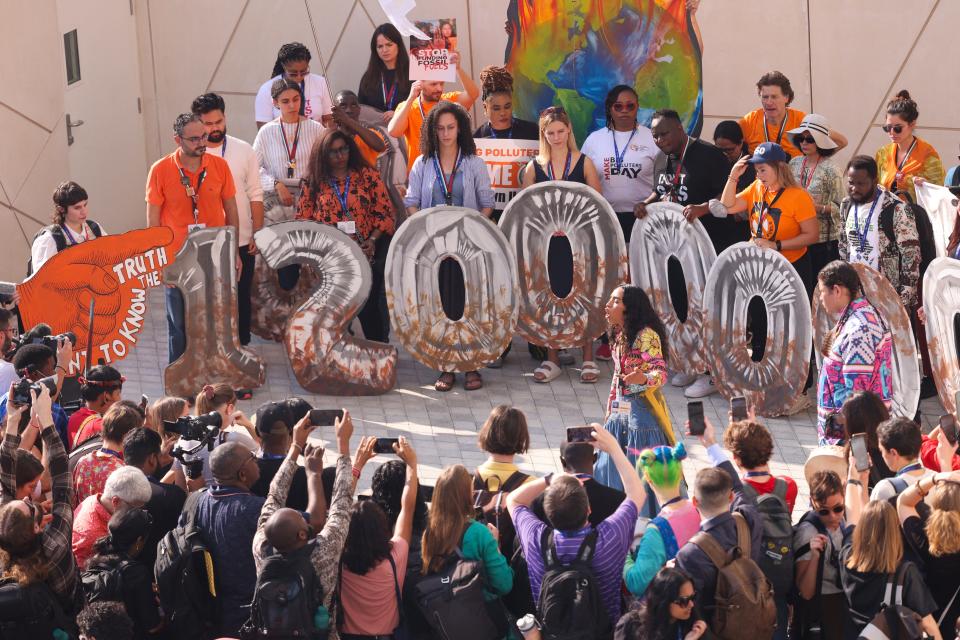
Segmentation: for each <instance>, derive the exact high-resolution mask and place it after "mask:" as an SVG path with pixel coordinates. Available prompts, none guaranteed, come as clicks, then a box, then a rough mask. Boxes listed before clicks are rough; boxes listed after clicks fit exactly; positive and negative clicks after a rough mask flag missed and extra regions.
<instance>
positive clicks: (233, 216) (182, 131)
mask: <svg viewBox="0 0 960 640" xmlns="http://www.w3.org/2000/svg"><path fill="white" fill-rule="evenodd" d="M173 132H174V136H173V139H174V142H176V143H177V147H178V148H177V150H176V151H174V152H173V153H171V154H170V155H167V156H164V157H163V158H160V159H159V160H157V161H156V162H155V163H153V166H152V167H150V174H149V175H148V176H147V197H146V200H147V226H148V227H160V226H164V227H170V228H171V229H172V230H173V237H174V244H173V252H174V255H176V252H178V251H179V250H180V247H181V246H183V243H184V241H185V240H186V238H187V234H188V233H189V232H190V231H192V230H193V229H201V228H204V227H222V226H224V225H230V226H231V227H233V228H234V230H235V231H237V229H238V224H239V216H238V214H237V202H236V200H235V199H234V196H235V195H236V191H237V189H236V186H234V182H233V174H232V173H231V172H230V165H228V164H227V161H226V160H224V159H223V158H219V157H217V156H213V155H209V156H208V155H206V153H205V152H206V150H207V134H206V129H205V128H204V126H203V122H201V121H200V117H199V116H196V115H194V114H192V113H183V114H180V115H179V116H177V119H176V121H175V122H174V124H173ZM234 237H235V239H236V238H237V237H239V236H238V235H236V234H234ZM239 265H240V257H239V255H238V256H237V266H238V267H239ZM166 297H167V333H168V335H167V349H168V355H169V357H170V362H173V361H174V360H176V359H177V358H179V357H180V356H181V355H183V352H184V351H185V350H186V346H187V335H186V330H185V328H184V317H183V295H182V294H181V293H180V290H179V289H177V288H174V287H169V286H168V287H167V288H166Z"/></svg>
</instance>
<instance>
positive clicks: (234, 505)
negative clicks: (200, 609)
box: [197, 442, 302, 637]
mask: <svg viewBox="0 0 960 640" xmlns="http://www.w3.org/2000/svg"><path fill="white" fill-rule="evenodd" d="M209 462H210V471H211V472H212V473H213V480H214V484H213V486H212V487H211V488H210V490H209V491H207V492H205V493H204V494H203V495H202V496H200V499H199V500H198V502H197V526H198V527H199V528H200V531H201V532H202V533H203V539H204V541H205V542H206V544H207V548H208V549H210V552H211V554H212V555H213V574H214V576H216V583H217V599H218V600H219V601H220V603H221V606H220V607H219V609H220V612H219V619H218V620H216V621H215V623H216V628H217V631H218V635H221V636H228V637H239V632H240V626H241V625H242V624H243V623H244V622H245V621H246V619H247V618H248V617H249V615H250V601H251V600H252V599H253V588H254V585H255V584H256V580H257V571H256V567H255V566H254V562H253V554H252V551H251V545H252V543H253V535H254V534H255V533H256V531H257V516H259V515H260V509H261V508H262V507H263V502H264V499H263V498H261V497H260V496H256V495H254V494H252V493H250V487H252V486H253V485H254V484H255V483H256V481H257V479H258V478H259V477H260V468H259V467H258V466H257V460H256V455H255V454H253V453H252V452H251V451H250V449H248V448H247V447H245V446H244V445H242V444H240V443H239V442H225V443H223V444H221V445H220V446H218V447H217V448H215V449H214V450H213V451H212V452H210V461H209ZM301 519H302V518H301Z"/></svg>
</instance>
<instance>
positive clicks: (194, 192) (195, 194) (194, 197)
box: [177, 162, 207, 233]
mask: <svg viewBox="0 0 960 640" xmlns="http://www.w3.org/2000/svg"><path fill="white" fill-rule="evenodd" d="M177 171H179V172H180V184H182V185H183V189H184V191H186V192H187V197H188V198H190V201H191V202H192V203H193V224H188V225H187V232H188V233H189V232H191V231H196V230H197V229H205V228H206V226H207V225H205V224H202V223H201V222H200V187H201V186H203V179H204V178H206V177H207V170H206V169H202V170H201V171H200V175H198V176H197V188H196V189H194V188H193V185H192V184H190V178H188V177H187V174H186V173H184V172H183V167H181V166H180V163H179V162H177Z"/></svg>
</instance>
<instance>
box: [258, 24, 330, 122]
mask: <svg viewBox="0 0 960 640" xmlns="http://www.w3.org/2000/svg"><path fill="white" fill-rule="evenodd" d="M310 57H311V56H310V50H309V49H307V48H306V47H305V46H304V45H302V44H300V43H299V42H288V43H287V44H285V45H283V46H282V47H280V51H278V52H277V61H276V62H275V63H274V65H273V77H272V78H270V79H269V80H267V81H266V82H264V83H263V84H262V85H260V90H259V91H257V97H256V99H255V100H254V102H253V111H254V116H255V117H256V119H257V129H259V128H260V127H262V126H263V125H265V124H267V123H268V122H270V121H271V120H273V119H275V118H277V117H279V116H280V111H279V110H278V109H276V108H274V106H273V98H271V96H270V87H272V86H273V83H274V82H275V81H276V80H277V79H278V78H281V77H283V78H286V79H287V80H290V81H292V82H296V83H298V84H299V85H300V93H301V94H303V101H302V102H301V103H300V114H301V115H303V116H305V117H307V118H310V119H311V120H316V121H317V122H319V123H321V124H322V125H323V126H325V127H330V126H332V125H333V102H332V100H331V98H330V89H328V88H327V81H326V80H325V79H324V77H323V76H321V75H317V74H316V73H310Z"/></svg>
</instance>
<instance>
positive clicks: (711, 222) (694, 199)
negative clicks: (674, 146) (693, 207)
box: [653, 139, 750, 253]
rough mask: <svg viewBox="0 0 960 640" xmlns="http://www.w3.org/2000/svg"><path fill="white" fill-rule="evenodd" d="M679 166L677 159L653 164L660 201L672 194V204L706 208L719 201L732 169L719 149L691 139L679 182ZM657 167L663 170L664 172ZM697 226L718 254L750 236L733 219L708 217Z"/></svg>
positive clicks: (740, 222) (742, 224)
mask: <svg viewBox="0 0 960 640" xmlns="http://www.w3.org/2000/svg"><path fill="white" fill-rule="evenodd" d="M678 164H679V162H678V159H677V158H668V159H667V162H666V164H665V165H664V164H663V163H662V159H661V160H658V161H657V162H656V164H655V166H656V167H657V168H658V171H657V172H656V174H655V175H654V176H653V183H654V189H655V190H656V192H657V194H659V196H660V198H661V199H663V198H665V196H666V195H667V194H670V193H672V194H673V195H674V198H673V200H674V201H675V202H677V203H678V204H681V205H688V204H706V203H707V202H708V201H710V200H711V199H719V198H720V194H722V193H723V187H724V186H725V185H726V182H727V176H729V175H730V166H731V165H730V162H729V161H728V160H727V157H726V156H725V155H724V154H723V152H722V151H720V149H717V148H716V147H715V146H713V145H712V144H710V143H709V142H705V141H703V140H693V139H691V141H690V144H689V146H688V147H687V153H686V155H685V156H684V158H683V164H682V165H681V166H680V177H679V179H678V178H677V176H676V171H677V165H678ZM660 167H664V168H663V170H660ZM700 222H701V224H703V227H704V228H705V229H706V230H707V234H708V235H709V236H710V240H712V241H713V247H714V249H716V251H717V253H720V252H721V251H723V250H724V249H726V248H727V247H729V246H730V245H732V244H735V243H737V242H741V241H743V240H746V239H747V238H749V236H750V229H749V226H748V224H747V221H746V220H737V219H736V218H735V217H734V216H727V217H726V218H716V217H714V216H713V215H711V214H709V213H708V214H707V215H705V216H703V217H702V218H700Z"/></svg>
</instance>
